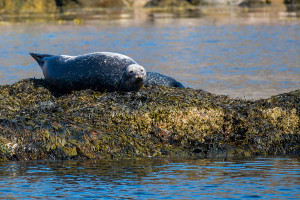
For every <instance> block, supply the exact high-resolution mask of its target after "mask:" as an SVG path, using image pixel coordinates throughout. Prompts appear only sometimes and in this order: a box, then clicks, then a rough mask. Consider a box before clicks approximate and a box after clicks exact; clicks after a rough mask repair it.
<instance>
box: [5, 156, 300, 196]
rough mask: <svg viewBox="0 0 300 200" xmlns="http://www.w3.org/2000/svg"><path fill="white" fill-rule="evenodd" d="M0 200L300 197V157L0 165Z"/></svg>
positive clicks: (11, 163)
mask: <svg viewBox="0 0 300 200" xmlns="http://www.w3.org/2000/svg"><path fill="white" fill-rule="evenodd" d="M0 174H1V176H0V199H58V198H60V199H70V198H74V199H299V198H300V160H299V158H297V159H296V158H255V159H250V160H208V159H200V160H170V159H145V160H124V161H97V162H94V161H85V162H82V161H64V162H59V161H53V162H40V161H30V162H9V163H0Z"/></svg>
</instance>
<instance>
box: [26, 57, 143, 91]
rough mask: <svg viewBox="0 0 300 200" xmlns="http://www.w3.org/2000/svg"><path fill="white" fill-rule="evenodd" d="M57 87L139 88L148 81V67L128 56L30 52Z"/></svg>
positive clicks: (68, 89) (135, 89)
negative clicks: (57, 54) (146, 79)
mask: <svg viewBox="0 0 300 200" xmlns="http://www.w3.org/2000/svg"><path fill="white" fill-rule="evenodd" d="M30 55H31V56H32V57H33V58H34V59H35V60H36V61H37V62H38V64H39V65H40V67H41V68H42V70H43V74H44V77H45V79H46V81H47V82H48V83H49V84H50V85H51V86H52V87H54V88H55V89H59V90H64V91H70V90H80V89H95V90H99V91H126V92H127V91H137V90H139V89H140V88H141V87H142V86H143V84H144V81H145V78H146V70H145V69H144V68H143V67H142V66H140V65H138V64H137V63H136V62H135V61H134V60H133V59H131V58H129V57H128V56H125V55H122V54H118V53H111V52H95V53H90V54H85V55H79V56H67V55H59V56H55V55H49V54H37V53H30Z"/></svg>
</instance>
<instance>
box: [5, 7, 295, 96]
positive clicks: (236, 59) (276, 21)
mask: <svg viewBox="0 0 300 200" xmlns="http://www.w3.org/2000/svg"><path fill="white" fill-rule="evenodd" d="M139 12H140V15H142V11H139ZM207 12H208V11H207ZM219 13H223V14H224V16H222V17H220V16H219ZM284 13H286V11H285V8H281V7H280V8H277V7H276V8H274V9H273V10H272V9H271V8H270V10H268V9H263V10H261V9H260V10H257V11H255V12H253V13H252V12H249V13H247V12H245V11H244V9H233V8H232V9H230V10H229V11H228V9H227V10H226V9H224V10H221V11H218V12H216V11H215V13H214V11H210V15H207V16H206V15H203V16H200V17H194V18H193V17H192V18H176V17H172V16H171V17H156V18H155V17H154V18H153V17H152V18H151V17H150V18H149V17H148V18H147V17H144V18H143V17H140V16H139V15H137V16H135V17H129V18H124V19H115V20H103V19H97V20H90V19H87V20H82V23H80V24H76V23H73V21H72V20H71V21H64V22H62V23H58V22H55V21H50V22H45V21H41V22H39V21H38V22H35V21H33V22H29V23H7V24H4V25H1V23H0V46H1V47H2V48H0V84H7V83H9V84H10V83H13V82H15V81H18V80H20V79H23V78H29V77H42V76H43V75H42V71H41V69H40V68H39V66H38V65H37V63H36V62H35V61H34V60H33V59H32V58H31V57H30V55H29V54H28V52H29V51H33V52H39V53H48V54H67V55H79V54H84V53H90V52H95V51H112V52H118V53H122V54H125V55H128V56H130V57H132V58H133V59H134V60H136V61H137V62H138V63H139V64H141V65H143V66H144V67H145V69H146V70H147V71H156V72H159V73H163V74H166V75H169V76H171V77H174V78H175V79H177V80H178V81H180V82H182V83H183V84H184V85H185V86H187V87H192V88H200V89H204V90H207V91H209V92H212V93H217V94H225V95H230V96H231V97H241V98H244V97H245V98H267V97H270V96H271V95H275V94H279V93H283V92H289V91H292V90H296V89H299V88H300V22H299V18H297V17H294V18H293V17H287V18H281V17H280V16H282V14H284ZM286 14H287V16H288V14H289V13H286ZM145 15H146V14H145ZM93 17H94V16H93ZM95 17H97V16H95Z"/></svg>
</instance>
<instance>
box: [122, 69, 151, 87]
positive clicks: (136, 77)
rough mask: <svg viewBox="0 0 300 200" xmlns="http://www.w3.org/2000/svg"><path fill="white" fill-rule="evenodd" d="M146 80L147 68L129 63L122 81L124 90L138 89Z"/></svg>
mask: <svg viewBox="0 0 300 200" xmlns="http://www.w3.org/2000/svg"><path fill="white" fill-rule="evenodd" d="M145 80H146V70H145V68H144V67H142V66H141V65H138V64H132V65H129V66H128V67H127V68H126V69H125V70H124V73H123V75H122V79H121V82H120V85H121V88H122V90H123V91H126V92H129V91H138V90H139V89H140V88H141V87H143V85H144V81H145Z"/></svg>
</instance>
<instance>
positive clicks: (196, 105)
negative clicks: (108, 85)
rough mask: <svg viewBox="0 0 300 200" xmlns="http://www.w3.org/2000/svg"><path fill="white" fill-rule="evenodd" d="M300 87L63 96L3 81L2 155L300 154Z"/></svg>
mask: <svg viewBox="0 0 300 200" xmlns="http://www.w3.org/2000/svg"><path fill="white" fill-rule="evenodd" d="M299 107H300V90H296V91H293V92H290V93H286V94H280V95H277V96H273V97H271V98H269V99H261V100H257V101H250V100H241V99H232V98H229V97H227V96H220V95H214V94H211V93H208V92H205V91H203V90H195V89H191V88H169V87H153V88H143V89H141V90H140V91H139V92H128V93H125V92H111V93H101V92H98V91H92V90H82V91H73V92H71V93H68V94H60V93H56V92H55V91H52V90H51V89H50V88H49V87H48V85H47V83H46V82H45V80H44V79H26V80H21V81H19V82H16V83H14V84H12V85H2V86H0V133H1V135H0V160H40V159H42V160H48V159H60V160H66V159H122V158H144V157H232V156H238V157H245V156H257V155H270V156H273V155H299V154H300V145H299V144H300V134H299V133H300V131H299V130H300V125H299V124H300V123H299V122H300V120H299V116H300V113H299Z"/></svg>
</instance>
